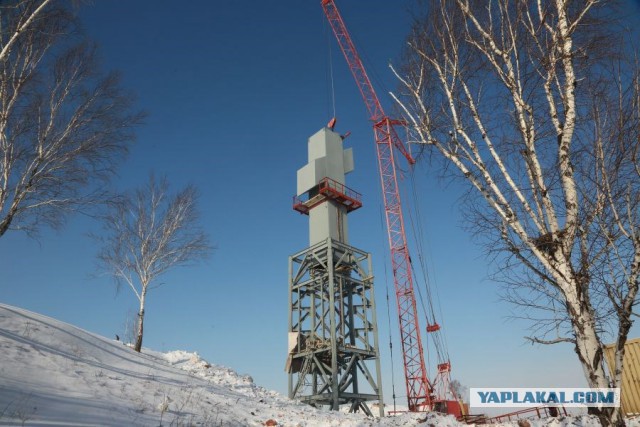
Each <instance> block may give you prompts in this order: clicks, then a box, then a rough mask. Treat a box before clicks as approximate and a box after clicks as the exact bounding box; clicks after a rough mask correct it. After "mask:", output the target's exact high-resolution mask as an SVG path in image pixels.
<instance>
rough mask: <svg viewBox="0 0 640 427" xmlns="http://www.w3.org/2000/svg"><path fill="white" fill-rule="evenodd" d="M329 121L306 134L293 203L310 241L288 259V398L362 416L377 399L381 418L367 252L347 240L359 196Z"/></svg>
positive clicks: (347, 158)
mask: <svg viewBox="0 0 640 427" xmlns="http://www.w3.org/2000/svg"><path fill="white" fill-rule="evenodd" d="M332 125H333V122H332V123H331V124H330V125H329V126H330V127H327V128H324V129H322V130H320V131H319V132H318V133H316V134H315V135H313V136H312V137H311V138H310V139H309V163H308V164H307V165H305V166H304V167H303V168H302V169H300V170H299V171H298V192H297V194H298V196H296V197H295V198H294V209H295V210H297V211H299V212H301V213H303V214H306V215H309V240H310V245H311V246H310V247H308V248H307V249H304V250H303V251H300V252H298V253H296V254H294V255H292V256H291V257H289V355H288V358H287V372H288V373H289V397H290V398H292V399H299V400H301V401H303V402H307V403H309V404H312V405H314V406H321V405H326V406H329V407H330V409H333V410H338V409H339V406H340V405H349V410H350V412H355V411H358V410H362V411H363V412H365V413H366V414H367V415H372V414H371V410H370V409H369V407H368V406H367V405H366V404H365V402H367V401H378V402H379V413H380V416H383V415H384V408H383V406H384V405H383V398H382V387H381V380H380V357H379V350H378V328H377V321H376V305H375V298H374V287H373V274H372V267H371V255H370V254H368V253H367V252H364V251H362V250H360V249H357V248H355V247H353V246H350V245H349V244H348V239H347V237H348V233H347V214H348V213H349V212H351V211H354V210H356V209H358V208H359V207H361V206H362V202H361V198H360V195H359V194H358V193H356V192H355V191H353V190H351V189H349V188H348V187H346V186H345V184H344V182H345V179H344V176H345V174H347V173H349V172H351V171H352V170H353V156H352V153H351V150H350V149H349V150H344V149H343V147H342V140H343V138H342V137H341V136H340V135H339V134H337V133H336V132H334V131H333V129H332Z"/></svg>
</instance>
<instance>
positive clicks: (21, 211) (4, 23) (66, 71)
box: [0, 0, 141, 236]
mask: <svg viewBox="0 0 640 427" xmlns="http://www.w3.org/2000/svg"><path fill="white" fill-rule="evenodd" d="M63 4H65V3H62V2H59V1H51V0H13V1H6V2H2V4H0V236H2V235H4V234H5V233H6V232H7V230H9V229H17V230H23V231H25V232H27V233H36V232H37V231H38V229H39V228H40V227H41V226H42V225H50V226H59V225H61V224H62V222H63V221H64V218H65V216H66V214H67V213H68V212H70V211H72V210H74V209H76V208H78V206H79V205H81V204H84V203H91V202H95V201H97V200H100V198H101V197H100V196H101V195H102V193H101V192H97V190H96V188H98V187H97V186H92V185H91V184H92V183H96V182H99V181H100V180H106V179H107V178H109V176H110V175H111V173H112V172H113V168H114V167H115V165H116V163H117V161H118V160H119V159H120V158H121V157H122V155H123V154H125V153H126V151H127V146H128V145H129V142H130V141H131V140H132V139H133V137H134V132H133V131H134V128H135V126H136V125H137V124H138V123H139V122H140V118H141V116H140V114H138V113H135V112H133V111H132V99H131V97H130V96H129V95H128V94H126V93H125V92H124V91H123V90H122V89H121V88H120V85H119V79H118V76H117V74H115V73H107V74H105V73H101V72H99V67H98V63H97V60H96V52H95V48H94V47H93V46H91V44H90V43H88V42H86V40H84V39H83V38H82V36H81V35H80V34H79V31H78V29H77V27H76V24H75V22H74V18H73V16H72V14H71V13H70V12H69V11H68V10H67V9H65V8H64V7H63V6H62V5H63Z"/></svg>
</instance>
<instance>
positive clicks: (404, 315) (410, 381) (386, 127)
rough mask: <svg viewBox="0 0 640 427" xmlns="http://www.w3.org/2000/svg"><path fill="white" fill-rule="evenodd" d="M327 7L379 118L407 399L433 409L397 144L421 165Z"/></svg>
mask: <svg viewBox="0 0 640 427" xmlns="http://www.w3.org/2000/svg"><path fill="white" fill-rule="evenodd" d="M321 2H322V8H323V9H324V12H325V15H326V16H327V19H328V21H329V24H330V25H331V28H332V29H333V32H334V34H335V36H336V39H337V40H338V44H339V45H340V48H341V50H342V53H343V54H344V57H345V58H346V60H347V64H348V65H349V69H350V70H351V73H352V74H353V77H354V79H355V81H356V84H357V85H358V89H359V90H360V93H361V94H362V98H363V99H364V103H365V105H366V107H367V110H368V112H369V118H370V119H371V121H372V122H373V131H374V135H375V143H376V152H377V156H378V167H379V172H380V180H381V184H382V195H383V199H384V208H385V216H386V221H387V233H388V238H389V247H390V250H391V265H392V269H393V280H394V285H395V292H396V301H397V305H398V319H399V323H400V339H401V342H402V355H403V361H404V374H405V380H406V388H407V400H408V405H409V410H410V411H420V410H428V409H430V408H431V407H432V403H433V402H432V392H433V387H432V385H431V383H430V382H429V379H428V377H427V371H426V368H425V363H424V352H423V347H422V339H421V336H420V335H421V334H420V327H419V323H418V311H417V308H416V299H415V295H414V288H413V276H412V272H411V258H410V257H409V249H408V247H407V237H406V234H405V228H404V219H403V217H402V205H401V202H400V192H399V188H398V177H397V173H396V165H395V160H394V147H395V148H397V149H398V150H399V151H400V153H402V155H403V156H404V157H406V158H407V160H408V161H409V163H411V164H413V163H415V160H414V159H413V157H412V156H411V155H410V153H409V152H408V150H407V149H406V147H405V146H404V144H403V143H402V142H401V140H400V138H399V137H398V134H397V133H396V131H395V128H394V126H395V125H398V124H401V123H400V122H399V121H398V120H392V119H390V118H389V116H387V115H386V114H385V112H384V110H383V109H382V105H381V104H380V101H379V99H378V96H377V94H376V92H375V90H374V88H373V85H372V84H371V81H370V80H369V77H368V76H367V73H366V71H365V68H364V65H363V64H362V61H361V60H360V56H359V55H358V52H357V50H356V48H355V46H354V44H353V42H352V40H351V37H350V36H349V32H348V31H347V28H346V26H345V24H344V21H343V20H342V17H341V15H340V12H339V11H338V9H337V7H336V5H335V2H334V0H321Z"/></svg>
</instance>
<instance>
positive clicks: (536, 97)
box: [393, 0, 640, 425]
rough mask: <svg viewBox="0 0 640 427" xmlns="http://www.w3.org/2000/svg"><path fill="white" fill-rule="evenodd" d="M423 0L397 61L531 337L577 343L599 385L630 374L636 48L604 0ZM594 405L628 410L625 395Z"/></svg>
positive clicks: (639, 242) (639, 180) (404, 106)
mask: <svg viewBox="0 0 640 427" xmlns="http://www.w3.org/2000/svg"><path fill="white" fill-rule="evenodd" d="M423 4H424V3H423ZM425 10H427V11H428V12H426V13H425V15H424V16H423V17H422V18H418V19H417V20H416V23H415V25H414V27H413V30H412V33H411V35H410V36H409V38H408V40H407V42H408V43H407V48H406V52H405V56H404V60H403V64H402V67H401V68H399V69H398V70H394V72H395V74H396V76H397V77H398V79H399V81H400V88H401V89H400V90H399V92H398V93H397V94H393V96H394V98H395V100H396V101H397V103H398V105H399V108H400V110H401V111H402V112H403V113H404V115H405V116H406V119H407V122H408V123H409V127H410V133H411V135H412V138H413V139H414V141H415V142H417V143H419V144H420V146H421V148H422V149H423V153H422V154H423V156H424V157H426V156H427V155H428V156H430V158H432V159H435V160H436V161H437V162H439V164H441V165H442V167H443V168H444V170H446V171H447V173H451V172H453V175H454V176H456V177H458V178H459V179H461V180H462V182H464V183H466V184H467V185H468V188H469V189H470V191H469V193H468V194H469V197H468V199H467V201H468V203H467V204H466V208H465V214H466V218H467V220H468V221H469V224H471V225H472V226H473V227H474V228H475V229H476V230H475V231H477V232H479V234H480V235H482V236H483V237H484V238H485V240H484V241H485V242H486V243H487V246H488V247H489V248H491V249H490V250H491V252H492V253H493V255H494V256H495V260H496V261H497V264H496V265H497V266H498V277H499V278H500V279H501V280H502V281H504V282H505V283H506V284H507V287H506V288H505V296H506V298H507V299H508V300H510V301H511V302H514V303H516V304H518V312H519V313H520V314H519V315H520V316H521V317H524V318H527V319H529V320H531V321H532V323H531V324H530V325H531V329H532V334H531V336H529V337H528V339H529V340H531V341H532V342H533V343H540V344H554V343H561V342H566V343H571V345H572V346H573V348H574V350H575V353H576V355H577V357H578V360H579V362H580V363H581V365H582V367H583V369H584V374H585V377H586V380H587V382H588V384H589V386H591V387H619V386H620V385H621V381H620V380H621V373H622V369H623V365H622V360H623V356H624V344H625V342H626V340H627V335H628V333H629V330H630V328H631V326H632V323H633V319H634V316H637V313H638V312H637V311H635V313H634V310H637V305H638V274H639V272H640V217H639V215H640V205H639V203H640V167H639V166H638V164H639V163H638V154H639V153H638V150H639V146H640V79H639V72H638V64H637V62H634V58H637V57H638V51H637V50H636V51H634V50H633V46H630V45H629V44H628V43H626V40H625V35H626V33H625V31H624V28H623V27H622V25H621V24H620V22H614V21H613V20H612V17H613V16H614V11H615V10H614V9H613V7H612V3H611V2H609V1H606V0H584V1H576V2H569V1H565V0H535V1H529V0H490V1H480V2H475V1H470V0H451V1H449V0H440V1H438V0H434V1H431V2H429V3H428V5H427V7H426V8H425ZM629 58H631V59H630V60H628V59H629ZM604 340H612V341H614V342H615V352H616V357H615V360H616V363H615V366H614V367H612V368H613V369H612V375H609V374H608V373H607V371H606V369H605V366H604V360H603V341H604ZM592 412H595V413H598V415H599V416H600V419H601V421H602V422H603V424H605V425H608V424H611V423H615V424H620V425H622V424H623V421H622V418H621V416H620V413H619V410H618V409H613V408H611V409H603V410H602V411H598V410H595V409H594V410H593V411H592Z"/></svg>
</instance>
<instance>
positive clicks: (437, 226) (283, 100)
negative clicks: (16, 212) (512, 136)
mask: <svg viewBox="0 0 640 427" xmlns="http://www.w3.org/2000/svg"><path fill="white" fill-rule="evenodd" d="M319 3H320V2H319V0H308V1H300V0H295V1H294V0H284V1H269V2H265V1H261V2H259V1H251V2H239V1H232V0H218V1H202V0H199V1H189V2H182V3H180V2H175V1H166V0H160V1H148V0H145V1H136V2H124V1H99V2H94V4H89V5H85V6H83V7H82V9H81V11H80V17H81V19H82V22H83V24H84V27H85V30H86V33H87V34H88V35H89V36H90V37H91V38H92V39H93V40H95V41H96V42H97V43H98V45H99V47H100V48H101V54H102V58H103V62H104V66H105V68H113V69H118V70H120V71H121V72H122V75H123V78H124V80H123V81H124V85H125V86H126V87H127V88H129V89H131V90H133V91H134V92H135V93H136V94H137V97H138V104H139V106H140V108H142V109H144V110H145V111H147V112H148V114H149V117H148V119H147V120H146V124H145V125H143V126H142V127H141V128H140V130H139V132H138V135H139V138H138V141H137V143H136V144H135V146H134V147H133V148H132V150H131V155H130V156H129V158H128V160H127V161H126V162H125V163H124V164H123V165H122V168H121V169H120V173H119V177H118V179H116V180H115V182H114V186H115V187H116V188H118V189H120V190H123V189H128V188H132V187H135V186H138V185H140V184H141V183H143V182H144V180H145V179H146V177H147V175H148V173H149V172H150V171H151V170H153V171H155V172H156V173H166V174H167V175H168V176H169V178H170V180H171V181H172V182H173V183H174V188H176V187H178V186H180V185H183V184H185V183H188V182H190V183H194V184H196V185H197V186H198V187H199V188H200V190H201V193H202V197H201V204H200V207H201V212H202V221H203V224H204V226H205V228H206V230H207V231H208V232H209V233H210V235H211V239H212V241H213V242H214V244H215V245H216V246H217V249H216V251H215V252H214V254H213V256H212V258H211V260H210V261H209V262H208V263H206V264H202V265H199V266H195V267H190V268H181V269H177V270H174V271H173V272H171V273H169V274H167V275H166V276H164V277H163V278H162V280H163V282H165V283H166V284H165V286H163V287H161V288H159V289H157V290H155V291H154V292H153V293H151V294H150V296H149V300H148V308H147V317H146V322H145V326H146V328H145V341H144V345H145V346H147V347H150V348H154V349H158V350H173V349H184V350H190V351H197V352H198V353H199V354H200V355H202V356H203V357H204V358H206V359H208V360H209V361H211V362H213V363H217V364H223V365H227V366H229V367H232V368H234V369H236V370H238V371H239V372H241V373H250V374H252V375H253V376H254V379H255V380H256V382H257V383H258V384H260V385H263V386H265V387H268V388H271V389H275V390H278V391H280V392H283V393H286V374H285V372H284V370H283V368H284V362H285V356H286V354H285V353H286V334H287V293H288V289H287V258H288V256H289V255H290V254H292V253H295V252H297V251H299V250H300V249H303V248H304V247H306V246H307V222H306V217H304V216H301V215H299V214H298V213H296V212H294V211H293V210H292V209H291V196H292V195H293V193H294V192H295V187H296V181H295V177H296V170H297V169H298V168H300V167H301V166H302V165H304V164H305V162H306V140H307V137H308V136H310V135H312V134H313V133H315V132H316V131H317V130H318V129H320V128H321V127H322V126H324V125H325V124H326V123H327V122H328V120H329V119H330V118H331V117H332V115H333V112H332V107H331V104H332V102H331V96H330V89H329V88H330V86H331V85H330V83H329V81H330V80H329V78H328V75H329V72H328V70H329V67H328V64H329V57H330V56H331V57H332V58H333V64H334V80H335V88H336V107H337V116H338V120H339V121H338V127H337V128H338V130H340V131H341V132H346V131H349V130H350V131H351V132H352V136H351V137H350V138H349V139H348V140H347V144H346V145H347V146H351V147H353V148H354V152H355V161H356V170H355V172H354V173H352V174H351V175H349V178H348V179H349V182H348V185H349V186H350V187H352V188H354V189H356V190H358V191H360V192H361V193H362V194H363V196H364V202H365V206H364V208H363V209H361V210H359V211H357V212H355V213H353V214H351V215H350V217H349V221H350V239H351V243H352V244H353V245H354V246H357V247H359V248H362V249H364V250H367V251H370V252H371V253H372V254H373V260H374V266H375V272H376V278H377V282H376V286H377V288H378V289H377V301H378V311H379V312H378V318H379V323H380V340H381V343H382V358H383V371H384V373H383V383H384V388H385V396H386V400H387V402H390V400H391V392H390V390H391V370H392V369H393V370H394V372H395V378H396V392H397V394H398V395H399V396H400V395H404V385H403V381H402V369H401V355H400V354H399V352H398V351H396V353H395V355H394V357H395V362H396V366H394V367H393V368H392V367H391V365H390V362H389V352H388V341H389V330H388V327H387V315H386V304H385V291H386V289H385V287H386V281H388V282H389V283H388V285H389V286H390V287H392V286H393V285H392V283H391V277H390V276H389V277H386V278H385V267H384V263H385V262H388V260H389V257H388V256H387V255H386V253H387V243H386V234H385V231H384V228H383V227H382V224H381V214H380V212H381V197H380V194H379V193H380V191H379V184H378V176H377V169H376V163H375V157H374V147H373V133H372V131H371V128H370V126H369V123H368V122H367V120H366V113H365V109H364V106H363V104H362V101H361V99H360V96H359V93H358V92H357V90H356V88H355V85H354V83H353V81H352V78H351V76H350V74H348V71H347V68H346V66H345V64H344V60H343V58H342V56H341V55H340V54H339V52H338V50H337V47H336V45H335V43H334V42H333V37H332V35H331V34H329V33H328V31H329V30H328V27H327V24H326V23H325V19H324V16H323V14H322V10H321V7H320V4H319ZM412 4H413V2H412V1H410V0H396V1H388V0H386V1H385V0H368V1H367V2H361V1H355V0H343V1H341V2H340V4H339V6H340V7H341V10H342V12H343V15H344V17H345V20H346V21H347V25H348V26H349V28H350V31H351V32H352V34H353V35H354V38H355V40H356V43H357V45H358V47H359V48H360V49H361V50H362V51H363V52H364V53H365V56H366V58H368V60H367V65H368V66H369V72H370V74H376V75H378V76H379V77H378V78H379V80H380V81H381V82H382V83H383V84H384V85H386V86H388V87H389V88H392V87H393V86H394V83H393V80H392V78H391V76H390V72H389V71H388V68H387V66H386V65H387V63H388V61H390V60H391V61H397V59H398V56H399V51H400V48H401V46H402V42H403V39H404V36H405V34H406V32H407V30H408V26H409V21H410V19H409V14H408V13H407V10H408V8H409V7H410V5H412ZM363 5H366V7H364V6H363ZM630 7H632V8H633V7H634V6H630ZM635 13H638V7H635ZM379 89H380V92H381V97H382V99H383V103H384V104H385V105H386V106H389V105H390V102H389V100H388V99H387V97H386V96H384V91H383V90H382V88H380V87H379ZM417 173H418V177H419V181H420V183H419V185H420V191H421V194H422V201H423V206H422V213H423V215H424V218H423V220H424V221H425V222H424V227H425V229H426V234H427V236H426V237H427V241H426V242H425V244H426V247H427V248H428V253H427V257H428V259H429V264H430V266H431V272H430V273H431V275H432V277H433V278H435V284H437V286H438V289H439V295H440V304H441V306H442V311H443V313H444V316H443V317H444V318H443V319H441V323H443V324H444V327H445V334H446V338H447V341H448V344H449V353H450V356H451V362H452V365H453V376H454V378H456V379H458V380H459V381H460V382H461V383H463V384H465V385H467V386H469V387H481V386H523V387H524V386H567V387H579V386H583V385H585V382H584V379H583V377H582V370H581V368H580V367H579V365H578V364H577V361H576V359H575V357H574V353H573V350H572V349H571V348H570V347H569V346H568V345H564V346H553V347H539V346H535V347H532V346H530V345H528V344H525V342H524V340H523V339H522V337H523V336H525V335H527V331H526V326H527V325H526V324H524V323H518V322H513V321H510V320H508V319H507V318H506V316H508V314H509V312H510V310H511V307H510V306H508V305H505V303H502V302H499V301H498V294H497V291H498V286H497V285H496V284H494V283H492V282H491V281H490V280H488V279H487V275H488V272H489V271H490V267H489V266H487V264H486V263H487V261H486V260H485V259H484V257H483V256H482V252H481V248H480V247H478V246H476V245H475V244H474V243H472V242H471V239H470V237H469V236H468V235H467V234H466V233H465V232H464V231H463V230H462V229H461V227H460V224H461V220H460V214H459V211H458V208H457V205H458V201H459V197H460V194H461V193H460V190H459V189H458V188H457V187H455V186H448V187H445V186H443V185H442V183H440V182H439V181H438V179H437V178H436V176H437V175H436V174H435V173H434V172H432V171H427V170H426V169H425V167H424V166H422V167H420V168H419V170H418V172H417ZM97 230H98V226H97V224H96V223H94V222H93V221H91V220H90V219H87V218H83V217H79V216H75V217H72V218H70V220H69V223H68V224H67V227H66V228H64V229H63V230H62V231H60V232H55V231H50V230H45V231H44V232H43V233H42V235H41V237H40V239H39V240H37V241H35V240H31V239H28V238H27V237H26V236H24V235H22V234H19V233H15V232H13V233H11V232H10V233H8V234H7V235H5V236H4V237H3V238H2V239H0V260H1V261H0V266H1V267H0V268H1V270H2V271H3V274H2V284H1V286H0V291H1V294H0V299H1V300H2V301H3V302H6V303H9V304H13V305H16V306H19V307H24V308H27V309H29V310H33V311H37V312H40V313H43V314H46V315H50V316H53V317H56V318H58V319H61V320H64V321H67V322H70V323H73V324H75V325H78V326H80V327H82V328H84V329H87V330H89V331H92V332H96V333H99V334H103V335H105V336H107V337H114V335H115V334H116V333H117V334H120V335H122V333H123V324H124V321H125V317H126V316H127V313H128V312H132V311H133V310H135V309H136V303H137V301H136V299H135V297H134V296H133V295H132V294H131V293H130V292H129V291H128V290H127V289H125V288H123V289H122V291H121V292H120V293H119V294H116V292H115V287H114V286H113V284H112V282H111V280H110V279H109V278H107V277H103V276H96V274H95V258H94V257H95V253H96V251H97V249H96V248H95V247H94V243H93V241H92V240H90V239H89V238H88V237H86V233H88V232H90V231H97ZM392 295H393V294H392ZM394 306H395V304H394V303H393V304H392V319H391V324H392V328H391V334H392V336H393V340H394V343H395V346H394V347H395V348H399V343H398V332H397V327H396V325H397V322H396V320H395V315H394V314H393V310H394ZM422 323H423V327H424V322H422ZM636 331H637V330H636ZM636 335H638V334H636ZM430 372H431V375H433V372H434V371H433V366H432V367H431V370H430ZM399 403H404V398H400V399H399Z"/></svg>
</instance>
